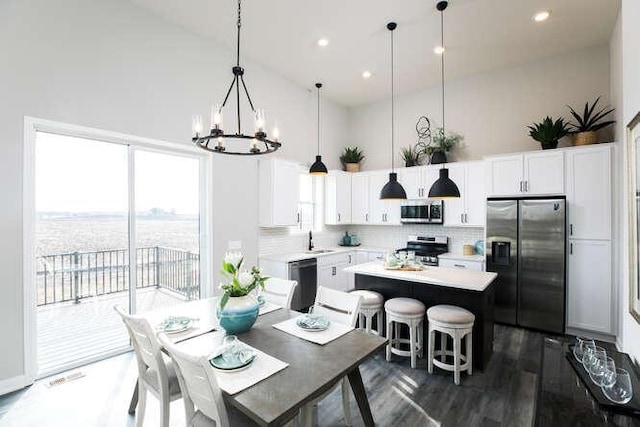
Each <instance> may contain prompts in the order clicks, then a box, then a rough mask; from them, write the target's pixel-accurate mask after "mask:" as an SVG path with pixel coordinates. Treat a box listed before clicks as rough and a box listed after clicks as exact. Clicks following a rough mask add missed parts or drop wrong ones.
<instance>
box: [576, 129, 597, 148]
mask: <svg viewBox="0 0 640 427" xmlns="http://www.w3.org/2000/svg"><path fill="white" fill-rule="evenodd" d="M595 143H596V133H595V132H593V131H589V132H578V133H574V134H573V145H589V144H595Z"/></svg>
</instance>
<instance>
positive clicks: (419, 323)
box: [384, 298, 426, 369]
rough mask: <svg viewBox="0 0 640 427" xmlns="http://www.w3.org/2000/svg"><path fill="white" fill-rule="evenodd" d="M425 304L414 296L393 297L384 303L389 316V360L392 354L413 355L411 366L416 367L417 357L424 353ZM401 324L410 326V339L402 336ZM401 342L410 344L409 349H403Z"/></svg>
mask: <svg viewBox="0 0 640 427" xmlns="http://www.w3.org/2000/svg"><path fill="white" fill-rule="evenodd" d="M425 309H426V307H425V305H424V304H423V303H422V302H420V301H418V300H415V299H412V298H392V299H390V300H388V301H387V302H385V303H384V311H385V316H386V318H387V338H388V340H389V342H388V343H387V362H390V361H391V354H397V355H398V356H404V357H411V368H413V369H415V368H416V357H417V356H418V355H419V354H420V355H421V354H422V347H423V345H422V331H423V329H422V328H423V325H424V313H425ZM400 324H405V325H407V326H408V327H409V339H406V338H400ZM401 344H409V350H401V349H400V345H401Z"/></svg>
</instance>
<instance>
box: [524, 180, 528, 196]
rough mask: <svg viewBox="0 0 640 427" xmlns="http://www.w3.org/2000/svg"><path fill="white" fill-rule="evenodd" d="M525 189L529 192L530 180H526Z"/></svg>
mask: <svg viewBox="0 0 640 427" xmlns="http://www.w3.org/2000/svg"><path fill="white" fill-rule="evenodd" d="M524 191H525V192H527V193H528V192H529V181H525V182H524Z"/></svg>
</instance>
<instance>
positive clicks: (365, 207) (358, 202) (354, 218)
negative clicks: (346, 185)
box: [351, 172, 370, 224]
mask: <svg viewBox="0 0 640 427" xmlns="http://www.w3.org/2000/svg"><path fill="white" fill-rule="evenodd" d="M369 219H370V214H369V175H368V174H367V173H362V172H360V173H354V174H353V176H352V177H351V223H352V224H369Z"/></svg>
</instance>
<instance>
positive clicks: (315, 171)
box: [309, 83, 328, 175]
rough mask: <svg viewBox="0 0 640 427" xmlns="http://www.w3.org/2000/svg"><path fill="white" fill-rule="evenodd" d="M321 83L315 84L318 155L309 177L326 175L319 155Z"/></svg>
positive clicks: (325, 169) (325, 168)
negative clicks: (316, 91) (316, 90)
mask: <svg viewBox="0 0 640 427" xmlns="http://www.w3.org/2000/svg"><path fill="white" fill-rule="evenodd" d="M321 87H322V83H316V88H317V89H318V155H317V156H316V161H315V162H314V163H313V164H312V165H311V167H310V168H309V174H311V175H326V174H327V173H328V171H327V167H326V166H325V164H324V163H322V156H321V155H320V88H321Z"/></svg>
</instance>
